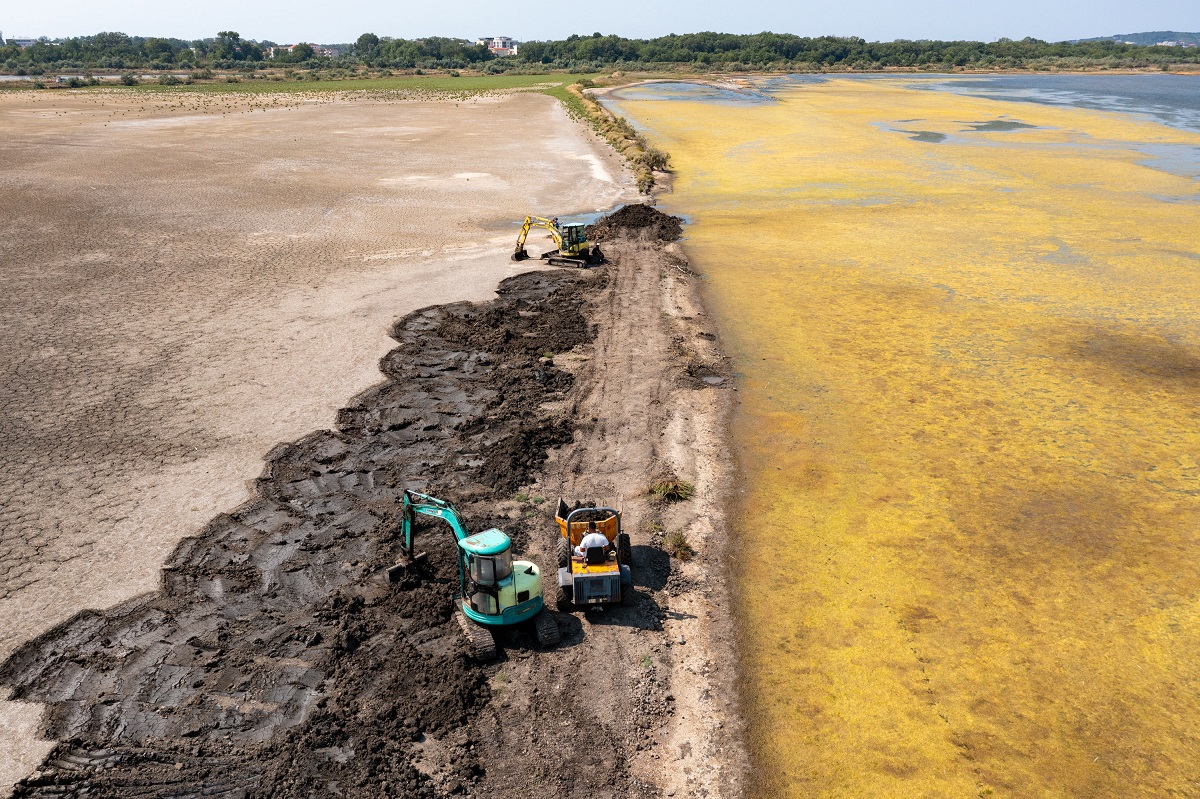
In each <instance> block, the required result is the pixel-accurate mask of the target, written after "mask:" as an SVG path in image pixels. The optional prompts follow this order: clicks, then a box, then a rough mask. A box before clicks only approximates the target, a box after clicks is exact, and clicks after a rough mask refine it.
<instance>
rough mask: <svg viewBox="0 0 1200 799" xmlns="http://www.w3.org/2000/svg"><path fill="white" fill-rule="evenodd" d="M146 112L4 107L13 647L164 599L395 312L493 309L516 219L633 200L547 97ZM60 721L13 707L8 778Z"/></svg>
mask: <svg viewBox="0 0 1200 799" xmlns="http://www.w3.org/2000/svg"><path fill="white" fill-rule="evenodd" d="M143 102H144V100H143V99H142V98H140V97H137V96H134V95H123V94H121V93H119V92H114V93H105V94H104V95H89V96H85V95H80V96H64V95H54V96H51V97H50V98H48V99H47V98H44V97H30V96H26V95H18V94H14V95H5V96H3V97H0V118H2V119H3V120H4V123H3V124H4V127H5V130H6V131H9V132H10V134H11V135H10V136H8V137H7V138H6V140H5V142H4V144H3V145H0V150H2V151H3V156H4V158H5V161H6V164H7V165H8V166H7V169H6V171H5V173H4V175H3V176H2V177H0V183H2V188H3V189H4V191H3V192H2V193H0V196H3V198H4V199H3V200H0V203H2V204H3V206H4V213H5V215H6V218H8V219H9V220H10V223H11V228H12V229H13V230H14V231H16V232H17V234H18V235H15V236H11V237H9V238H8V239H7V240H6V241H5V242H4V243H3V244H0V257H2V258H3V261H4V262H5V263H6V264H8V265H10V267H9V268H7V269H6V272H5V275H4V276H3V283H4V288H5V290H6V300H5V302H4V304H3V306H0V317H2V320H3V322H4V323H5V326H6V329H7V330H8V331H9V336H8V337H7V338H6V341H7V344H6V345H5V348H6V351H5V353H4V356H3V358H0V362H2V363H3V364H4V371H5V375H4V376H5V380H4V386H5V388H4V389H3V393H2V395H0V407H2V408H3V411H2V413H3V415H4V419H3V422H4V425H3V430H4V432H3V433H2V434H0V461H2V462H3V466H4V470H3V474H4V477H3V478H0V492H3V494H4V496H5V497H6V500H5V504H4V508H3V516H0V524H2V525H3V529H4V535H5V547H4V550H3V553H2V556H0V569H2V570H3V571H2V572H0V573H2V574H3V576H4V581H3V595H2V598H0V619H2V620H3V621H4V625H3V626H4V630H5V634H4V636H5V637H4V638H3V639H2V640H0V654H4V655H7V654H9V653H11V652H12V651H13V650H14V649H15V648H16V647H17V646H18V645H19V644H20V643H21V642H23V641H25V640H28V639H29V638H32V637H33V636H35V635H37V634H38V633H40V632H43V631H44V630H46V629H48V628H50V627H51V626H53V625H54V624H56V623H58V622H60V621H63V620H65V619H66V618H68V617H69V616H71V615H72V614H73V613H75V612H76V611H78V610H80V609H82V608H85V607H106V606H109V605H113V604H115V603H117V602H120V601H122V600H124V599H127V598H129V597H131V596H134V595H136V594H138V593H141V592H144V591H147V590H150V589H152V588H154V587H155V585H156V583H157V579H158V567H159V565H160V564H161V563H162V561H163V560H164V559H165V557H166V556H167V555H168V554H169V553H170V551H171V549H172V548H173V547H174V545H175V543H176V542H177V541H178V540H179V539H180V538H182V537H183V536H185V535H187V534H189V533H191V532H193V531H194V529H195V528H196V526H198V525H199V524H200V523H202V522H203V521H205V520H206V519H207V518H208V517H209V516H211V515H212V514H213V513H214V512H216V511H219V510H222V509H225V508H229V507H232V506H234V505H236V504H237V503H238V502H239V501H240V500H241V499H242V498H243V497H245V496H246V489H245V481H247V480H250V479H251V478H253V477H254V476H255V475H256V474H257V473H258V472H259V470H260V468H261V460H260V459H261V457H262V455H263V454H264V453H265V452H266V451H267V450H268V449H270V448H271V446H272V445H273V444H274V443H275V442H277V441H280V440H287V439H291V438H295V437H297V436H299V435H301V434H303V433H305V432H308V431H309V430H312V429H315V428H320V427H324V426H327V425H328V424H329V423H330V422H331V420H332V416H333V414H334V412H335V411H336V409H337V408H338V407H340V406H341V405H342V404H343V403H344V402H345V401H346V400H347V399H348V398H349V397H351V396H353V395H354V394H355V393H357V392H358V391H359V390H361V389H363V388H365V387H366V386H369V385H371V384H373V383H374V382H375V381H376V379H377V375H378V373H377V370H376V361H377V359H378V357H379V356H380V355H382V354H383V353H384V352H386V351H387V349H388V348H389V341H388V340H387V339H386V337H385V335H384V333H385V331H386V328H387V325H388V324H389V323H390V321H391V320H392V319H394V318H395V317H396V316H398V315H401V314H403V313H406V312H408V311H410V310H413V309H415V308H417V307H422V306H426V305H429V304H431V303H436V302H446V301H452V300H460V299H474V300H481V299H486V298H487V297H489V296H491V294H492V291H493V289H494V286H495V285H496V283H497V282H498V281H499V280H500V279H501V278H503V277H505V276H507V275H510V274H512V273H513V271H514V270H513V269H512V268H511V267H510V266H509V265H508V262H507V260H506V253H507V250H508V248H509V247H510V246H511V242H510V238H511V232H510V230H509V226H510V223H511V221H512V220H515V219H519V218H520V217H521V216H523V215H524V214H526V213H529V212H532V211H535V210H548V209H552V210H554V211H556V212H558V213H563V212H568V211H586V210H595V209H598V208H603V207H607V206H610V205H612V204H613V203H614V202H616V201H618V200H619V199H620V198H621V197H623V196H627V192H628V190H627V182H626V181H625V179H624V177H623V176H622V172H621V165H620V160H619V159H618V158H616V157H615V156H613V155H611V154H610V153H608V152H606V151H604V150H603V149H601V148H599V147H598V146H597V145H596V143H595V142H594V141H593V140H592V139H591V138H589V137H588V136H586V135H585V132H584V131H583V130H582V129H581V128H580V127H578V126H574V125H572V124H570V123H569V122H568V121H567V119H566V117H565V115H564V114H563V113H562V111H561V110H560V109H559V108H558V106H557V104H556V103H555V102H554V101H552V100H550V99H549V98H546V97H543V96H540V95H530V94H519V95H512V96H508V97H504V98H488V99H480V100H476V101H461V102H460V103H458V104H455V103H436V102H412V103H371V102H362V101H358V102H354V103H326V102H320V103H318V102H312V103H308V104H302V105H298V106H294V107H291V108H289V109H286V110H285V109H282V108H271V109H267V108H262V107H255V106H254V102H256V101H254V100H252V99H250V100H245V101H239V100H237V99H222V100H221V102H223V103H227V104H228V105H227V107H224V108H222V109H221V112H222V113H221V115H219V116H218V115H217V114H216V113H214V112H213V110H212V109H209V110H208V111H203V112H200V113H197V112H196V110H195V109H190V108H184V107H182V106H181V107H179V108H175V109H172V108H162V107H156V108H152V109H149V110H142V109H143V107H142V106H141V105H139V104H141V103H143ZM602 176H606V177H607V180H604V179H602ZM371 341H374V342H377V343H376V344H374V345H367V346H364V342H371ZM39 712H40V711H39V709H37V708H35V707H29V706H20V705H14V704H12V703H9V704H7V705H5V706H4V708H3V711H2V712H0V735H2V736H3V741H4V744H5V746H4V749H5V757H4V759H3V761H0V783H2V784H11V783H12V782H14V781H16V780H17V779H19V778H20V777H21V776H23V775H24V774H25V773H27V772H28V771H29V770H30V769H31V768H32V767H33V766H34V765H36V763H37V762H38V761H39V760H40V759H41V758H42V757H43V756H44V754H45V752H46V751H47V750H48V747H49V744H48V743H47V742H42V741H38V740H36V736H35V732H36V723H37V719H38V715H39Z"/></svg>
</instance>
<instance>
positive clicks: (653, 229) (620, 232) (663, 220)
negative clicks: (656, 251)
mask: <svg viewBox="0 0 1200 799" xmlns="http://www.w3.org/2000/svg"><path fill="white" fill-rule="evenodd" d="M682 235H683V222H682V221H681V220H680V219H679V217H676V216H671V215H670V214H664V213H663V212H662V211H660V210H658V209H657V208H655V207H654V206H651V205H644V204H642V203H631V204H629V205H626V206H624V207H622V208H619V209H617V210H616V211H615V212H613V213H611V214H609V215H608V216H605V217H602V218H601V219H599V220H597V222H596V223H595V224H594V225H588V227H587V236H588V239H589V240H590V241H611V240H612V239H614V238H617V237H618V236H622V237H634V238H641V239H647V240H649V241H660V242H667V241H678V240H679V238H680V237H681V236H682Z"/></svg>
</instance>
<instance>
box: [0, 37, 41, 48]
mask: <svg viewBox="0 0 1200 799" xmlns="http://www.w3.org/2000/svg"><path fill="white" fill-rule="evenodd" d="M0 41H3V42H4V43H5V44H9V45H12V44H15V45H16V46H17V47H20V48H21V49H25V48H26V47H32V46H33V45H35V44H37V39H23V38H16V39H0Z"/></svg>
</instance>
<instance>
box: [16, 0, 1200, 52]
mask: <svg viewBox="0 0 1200 799" xmlns="http://www.w3.org/2000/svg"><path fill="white" fill-rule="evenodd" d="M5 5H6V6H7V8H6V9H3V10H0V31H3V32H4V35H5V36H8V37H11V36H49V37H51V38H54V37H58V36H77V35H82V34H90V33H97V32H99V31H123V32H125V33H129V34H134V35H142V36H149V35H158V36H177V37H179V38H183V39H196V38H202V37H206V36H213V35H215V34H216V32H217V31H219V30H230V29H232V30H236V31H238V32H239V33H240V34H241V35H242V36H243V37H245V38H250V39H271V40H274V41H277V42H281V43H282V42H289V43H290V42H293V41H315V42H321V43H334V42H346V41H353V40H354V39H356V38H358V35H359V34H360V33H364V32H366V31H370V32H373V33H376V34H379V35H380V36H396V37H403V38H414V37H418V36H432V35H442V36H460V37H464V38H474V37H476V36H490V35H497V34H500V35H506V36H513V37H515V38H517V39H519V40H522V41H526V40H530V39H550V38H562V37H565V36H567V35H569V34H572V33H580V34H590V33H592V32H593V31H601V32H603V33H616V34H620V35H622V36H630V37H648V36H661V35H664V34H667V33H691V32H695V31H702V30H716V31H725V32H729V33H758V32H760V31H764V30H771V31H777V32H781V33H795V34H799V35H802V36H820V35H823V34H836V35H844V36H850V35H853V36H862V37H864V38H866V39H868V40H872V41H875V40H881V41H890V40H892V39H922V38H924V39H977V40H982V41H993V40H995V39H998V38H1000V37H1001V36H1007V37H1010V38H1013V39H1019V38H1022V37H1024V36H1034V37H1036V38H1039V39H1046V40H1049V41H1060V40H1063V39H1076V38H1084V37H1088V36H1106V35H1111V34H1116V33H1135V32H1139V31H1151V30H1177V31H1200V0H1002V2H991V3H977V2H971V0H908V2H903V3H901V2H896V1H895V0H840V1H839V0H820V1H819V2H818V1H817V0H791V1H789V0H724V2H722V1H721V0H607V2H603V3H600V2H594V0H593V2H580V1H579V0H559V1H558V2H553V3H529V2H525V3H514V2H505V1H503V0H459V2H437V1H436V0H434V2H430V0H423V1H422V2H419V3H414V2H406V0H391V1H390V2H388V1H387V0H360V1H359V2H337V1H336V0H322V2H315V1H314V0H287V1H286V2H284V0H249V1H247V0H174V1H172V0H107V1H106V0H100V1H99V2H96V0H56V1H55V2H16V1H15V0H14V2H11V3H5Z"/></svg>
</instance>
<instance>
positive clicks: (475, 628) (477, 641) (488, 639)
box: [454, 610, 496, 660]
mask: <svg viewBox="0 0 1200 799" xmlns="http://www.w3.org/2000/svg"><path fill="white" fill-rule="evenodd" d="M454 617H455V618H456V619H458V626H459V627H460V628H461V629H462V631H463V635H464V636H465V637H466V639H467V646H468V647H470V649H471V655H472V656H473V657H474V658H475V659H476V660H495V659H496V639H495V638H494V637H493V636H492V631H491V630H489V629H488V628H486V627H484V626H483V625H482V624H476V623H475V622H473V621H471V620H470V619H468V618H467V616H466V614H465V613H463V612H462V611H461V610H460V611H459V612H458V613H455V614H454Z"/></svg>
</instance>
